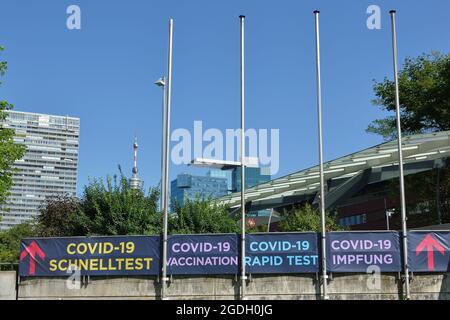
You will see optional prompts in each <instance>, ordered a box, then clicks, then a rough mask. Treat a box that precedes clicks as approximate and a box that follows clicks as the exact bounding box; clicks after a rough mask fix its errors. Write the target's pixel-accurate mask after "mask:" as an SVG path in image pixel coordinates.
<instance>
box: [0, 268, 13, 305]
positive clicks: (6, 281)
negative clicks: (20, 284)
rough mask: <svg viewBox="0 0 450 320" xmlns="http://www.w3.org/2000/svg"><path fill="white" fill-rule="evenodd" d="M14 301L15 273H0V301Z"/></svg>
mask: <svg viewBox="0 0 450 320" xmlns="http://www.w3.org/2000/svg"><path fill="white" fill-rule="evenodd" d="M15 299H16V272H15V271H2V272H0V300H15Z"/></svg>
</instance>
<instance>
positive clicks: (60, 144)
mask: <svg viewBox="0 0 450 320" xmlns="http://www.w3.org/2000/svg"><path fill="white" fill-rule="evenodd" d="M2 126H3V127H5V128H11V129H14V130H15V137H14V141H15V142H17V143H20V144H24V145H25V147H26V154H25V156H24V157H23V158H22V159H20V160H18V161H16V162H15V163H14V165H13V167H14V168H15V169H16V172H14V173H13V186H12V188H11V190H10V196H9V197H8V199H7V203H6V204H5V205H3V206H2V207H1V208H0V215H1V221H0V230H5V229H8V228H11V227H13V226H14V225H17V224H20V223H23V222H26V221H29V220H30V219H32V218H33V217H35V216H36V215H38V214H39V209H40V207H41V205H42V204H43V203H44V201H45V199H46V198H48V197H54V196H58V195H70V196H76V188H77V165H78V145H79V134H80V119H79V118H73V117H68V116H53V115H44V114H35V113H28V112H18V111H7V118H6V120H5V121H4V122H3V123H2Z"/></svg>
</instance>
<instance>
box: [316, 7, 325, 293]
mask: <svg viewBox="0 0 450 320" xmlns="http://www.w3.org/2000/svg"><path fill="white" fill-rule="evenodd" d="M319 14H320V11H318V10H316V11H314V17H315V30H316V75H317V116H318V124H319V126H318V127H319V168H320V169H319V171H320V172H319V173H320V220H321V230H322V281H323V283H322V298H323V299H324V300H326V299H328V294H327V278H328V275H327V255H326V252H327V250H326V227H325V192H324V188H325V187H324V184H325V181H324V176H323V145H322V88H321V80H320V38H319Z"/></svg>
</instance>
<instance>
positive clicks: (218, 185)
mask: <svg viewBox="0 0 450 320" xmlns="http://www.w3.org/2000/svg"><path fill="white" fill-rule="evenodd" d="M170 192H171V197H170V198H171V200H172V204H174V203H177V204H178V205H180V206H182V205H184V203H185V201H186V200H187V199H189V200H193V199H195V198H200V199H208V198H209V197H211V198H218V197H222V196H225V195H227V194H228V185H227V178H224V177H215V176H194V175H190V174H186V173H183V174H179V175H178V176H177V178H176V179H175V180H173V181H172V182H171V186H170Z"/></svg>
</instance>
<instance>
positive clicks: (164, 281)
mask: <svg viewBox="0 0 450 320" xmlns="http://www.w3.org/2000/svg"><path fill="white" fill-rule="evenodd" d="M172 37H173V19H170V20H169V57H168V70H167V84H166V86H167V89H166V93H167V100H166V101H167V106H166V108H167V110H166V126H165V130H166V132H165V134H166V137H165V150H164V217H163V252H162V287H161V298H162V299H166V298H167V282H168V281H169V279H168V278H167V220H168V215H169V191H168V185H169V146H170V109H171V104H172V97H171V94H172Z"/></svg>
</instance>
